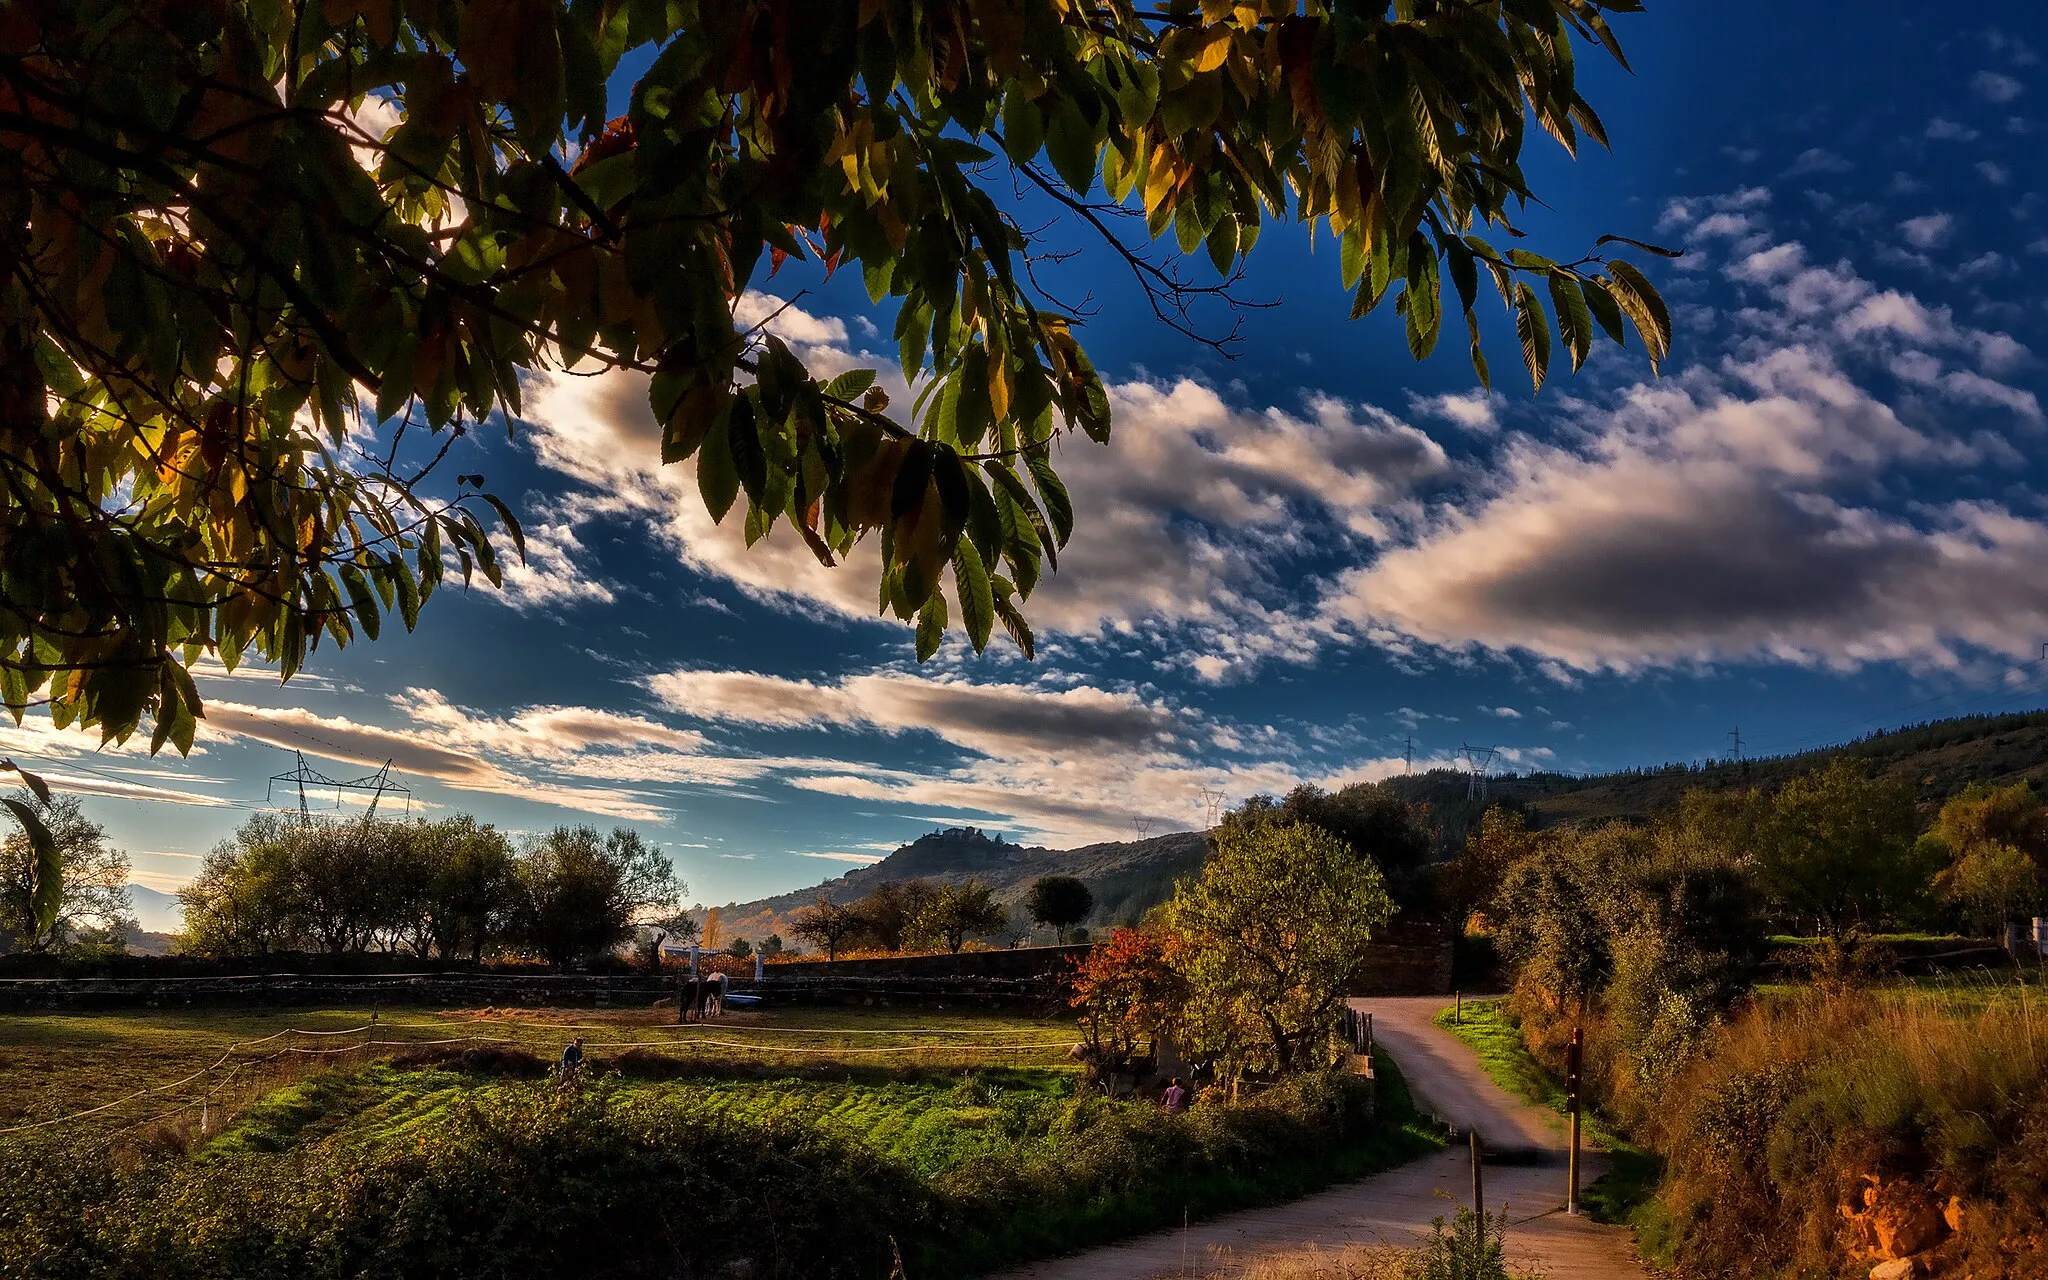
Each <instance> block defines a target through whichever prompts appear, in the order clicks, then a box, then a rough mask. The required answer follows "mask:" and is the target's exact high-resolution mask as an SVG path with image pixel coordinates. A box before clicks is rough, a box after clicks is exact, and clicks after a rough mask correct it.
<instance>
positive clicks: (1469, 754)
mask: <svg viewBox="0 0 2048 1280" xmlns="http://www.w3.org/2000/svg"><path fill="white" fill-rule="evenodd" d="M1459 746H1460V749H1461V750H1463V751H1464V753H1465V765H1466V767H1467V768H1469V769H1470V770H1471V773H1470V774H1469V775H1468V776H1467V780H1466V783H1465V798H1466V799H1467V800H1484V799H1486V771H1487V769H1488V768H1489V767H1490V766H1491V765H1492V764H1493V753H1494V752H1496V751H1498V750H1500V748H1499V747H1475V746H1473V745H1472V744H1471V743H1469V742H1468V743H1461V744H1459Z"/></svg>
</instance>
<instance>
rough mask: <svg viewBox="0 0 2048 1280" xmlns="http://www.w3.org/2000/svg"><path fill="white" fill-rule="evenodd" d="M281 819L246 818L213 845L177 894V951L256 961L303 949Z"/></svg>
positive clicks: (265, 816) (261, 815) (260, 815)
mask: <svg viewBox="0 0 2048 1280" xmlns="http://www.w3.org/2000/svg"><path fill="white" fill-rule="evenodd" d="M286 830H287V826H286V823H285V821H284V819H283V818H281V817H280V816H279V815H277V814H272V813H258V814H253V815H251V816H250V818H249V820H248V821H247V822H245V823H243V824H242V826H241V828H240V829H239V830H238V831H236V832H235V834H234V835H232V836H230V837H229V838H228V839H226V840H223V841H221V842H220V844H218V845H216V846H215V847H214V849H213V851H212V852H211V853H209V854H207V855H206V860H205V861H204V862H203V863H201V864H200V869H199V874H198V875H197V876H196V877H194V878H193V881H192V883H191V884H188V885H186V886H185V887H184V888H182V889H180V890H178V902H179V904H180V905H181V906H182V907H183V908H184V915H185V931H184V934H183V935H182V937H181V938H180V940H179V950H181V951H183V952H185V953H187V954H190V955H203V956H214V957H225V956H262V955H268V954H270V953H271V952H273V951H288V950H292V949H295V948H297V947H299V946H301V945H303V942H304V937H303V935H302V933H301V930H300V920H299V918H298V916H297V914H296V901H297V899H296V889H295V886H294V884H293V880H292V864H291V859H290V856H289V851H288V849H287V848H286V845H285V842H284V835H285V832H286Z"/></svg>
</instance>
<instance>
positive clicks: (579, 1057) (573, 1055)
mask: <svg viewBox="0 0 2048 1280" xmlns="http://www.w3.org/2000/svg"><path fill="white" fill-rule="evenodd" d="M582 1069H583V1037H582V1036H577V1037H576V1038H575V1039H574V1040H571V1041H570V1042H569V1043H568V1044H567V1045H565V1046H564V1047H563V1049H562V1065H561V1075H562V1079H563V1081H565V1082H566V1081H570V1080H574V1079H575V1078H576V1076H577V1073H578V1072H580V1071H582Z"/></svg>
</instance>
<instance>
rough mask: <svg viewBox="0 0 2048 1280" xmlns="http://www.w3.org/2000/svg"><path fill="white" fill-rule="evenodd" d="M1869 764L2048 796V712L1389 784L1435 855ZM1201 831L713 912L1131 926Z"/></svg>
mask: <svg viewBox="0 0 2048 1280" xmlns="http://www.w3.org/2000/svg"><path fill="white" fill-rule="evenodd" d="M1843 755H1846V756H1849V757H1851V758H1853V759H1856V760H1859V761H1861V762H1863V764H1864V766H1865V768H1867V769H1869V770H1870V771H1872V772H1873V773H1876V774H1879V775H1882V776H1886V777H1896V778H1900V779H1903V780H1904V781H1906V782H1908V783H1910V784H1911V785H1912V786H1913V788H1914V791H1915V793H1916V794H1917V796H1918V798H1919V799H1920V801H1921V803H1922V804H1923V805H1935V804H1938V803H1939V802H1940V801H1941V800H1942V799H1944V798H1946V797H1948V796H1951V795H1953V794H1955V793H1956V792H1958V791H1960V790H1962V789H1963V788H1964V787H1965V786H1967V785H1969V784H1970V783H1972V782H1992V783H2010V782H2020V781H2027V782H2031V783H2033V784H2034V785H2035V787H2036V788H2037V789H2042V790H2048V710H2041V711H2026V712H2019V713H2015V714H2010V715H1996V716H1967V717H1963V718H1960V719H1954V720H1937V721H1933V722H1930V723H1927V724H1918V725H1910V726H1907V727H1904V728H1900V729H1893V730H1887V731H1885V732H1883V733H1875V734H1871V735H1870V736H1868V737H1865V738H1859V739H1857V740H1855V741H1853V742H1848V743H1844V744H1841V745H1839V746H1831V747H1823V748H1820V749H1817V750H1814V751H1806V752H1801V753H1799V754H1796V755H1786V756H1772V757H1768V758H1763V759H1756V760H1744V761H1720V762H1712V763H1706V764H1699V763H1691V764H1685V763H1681V764H1667V765H1653V766H1649V767H1645V768H1639V769H1627V770H1621V771H1618V772H1615V773H1608V774H1597V775H1592V776H1587V777H1575V776H1572V775H1570V774H1563V773H1529V774H1508V775H1504V776H1500V777H1494V778H1489V779H1487V784H1486V794H1485V797H1484V798H1483V799H1477V798H1472V797H1471V796H1469V795H1468V792H1469V791H1470V790H1471V779H1470V778H1469V777H1468V776H1467V775H1466V774H1464V773H1460V772H1457V771H1455V770H1450V769H1435V770H1431V771H1429V772H1427V773H1419V774H1414V775H1412V776H1407V777H1397V778H1391V779H1389V780H1388V782H1387V785H1388V786H1389V787H1390V788H1392V789H1393V790H1394V791H1395V792H1396V793H1397V794H1399V795H1400V796H1401V797H1402V798H1404V799H1406V800H1408V801H1410V802H1412V803H1417V804H1423V805H1427V806H1428V820H1427V825H1428V826H1429V827H1430V828H1431V830H1432V831H1433V832H1434V833H1435V836H1436V845H1437V851H1438V853H1439V855H1440V856H1448V855H1449V854H1451V853H1454V852H1455V851H1456V850H1457V849H1459V848H1460V847H1462V846H1463V844H1464V839H1465V832H1466V831H1467V830H1468V829H1469V828H1470V827H1471V825H1472V824H1473V823H1475V822H1477V821H1478V818H1479V815H1480V814H1481V813H1483V812H1484V811H1485V809H1486V807H1487V806H1488V805H1490V804H1505V805H1507V806H1509V807H1511V808H1520V809H1522V810H1523V811H1524V812H1525V813H1526V814H1527V815H1528V818H1529V821H1530V825H1532V826H1537V827H1546V826H1554V825H1556V824H1558V823H1563V822H1581V821H1595V822H1597V821H1604V820H1606V819H1610V818H1624V819H1641V818H1648V817H1651V816H1654V815H1656V814H1658V813H1663V812H1665V811H1667V810H1670V809H1672V808H1675V807H1676V806H1677V804H1678V800H1679V797H1680V796H1682V795H1684V794H1685V792H1686V791H1688V790H1690V789H1692V788H1694V787H1708V788H1716V789H1719V788H1734V787H1756V788H1760V789H1762V790H1764V791H1775V790H1776V789H1777V788H1778V787H1780V786H1782V785H1783V784H1784V783H1786V782H1788V781H1790V780H1791V779H1792V778H1795V777H1797V776H1799V775H1800V774H1803V773H1806V772H1809V771H1811V770H1813V769H1816V768H1818V767H1820V766H1822V765H1824V764H1826V763H1827V762H1828V761H1829V760H1831V759H1833V758H1835V757H1836V756H1843ZM1204 850H1205V841H1204V838H1203V836H1202V834H1201V833H1199V832H1194V831H1176V832H1173V833H1172V834H1169V835H1163V836H1154V837H1153V838H1152V839H1149V840H1138V841H1125V842H1115V843H1108V844H1095V845H1088V846H1086V847H1085V848H1080V849H1071V850H1056V849H1045V848H1040V847H1038V846H1033V845H1018V844H1012V843H1010V842H1009V841H1006V840H1004V839H1003V838H1002V837H1001V836H991V835H988V834H987V833H985V832H983V831H981V830H979V829H977V828H974V827H955V828H951V829H949V830H945V831H934V832H931V833H929V834H927V835H924V836H921V837H919V838H918V839H917V840H916V841H914V842H912V843H910V844H907V845H904V846H903V847H902V848H900V849H898V850H897V851H896V852H894V853H892V854H890V855H889V856H888V857H886V858H884V859H882V861H880V862H878V863H876V864H874V865H873V866H869V867H861V868H859V869H857V870H854V871H850V872H848V873H847V874H845V875H843V876H841V877H839V878H838V879H836V880H830V881H827V882H826V883H824V884H823V885H817V886H813V887H810V888H805V889H798V890H795V891H792V892H790V893H784V894H779V895H777V896H775V897H772V898H763V899H760V900H758V901H755V902H744V903H728V904H726V905H724V906H722V907H720V908H719V909H718V912H719V923H720V926H721V928H722V930H723V932H724V933H725V935H726V936H727V937H744V938H751V939H757V940H758V939H760V938H764V937H766V936H767V935H769V934H771V933H779V934H781V935H782V936H783V937H784V938H785V939H787V938H788V937H789V929H788V924H789V916H790V914H791V913H792V912H794V911H796V910H797V909H798V908H800V907H803V906H805V905H807V904H809V903H811V902H815V901H816V900H817V898H818V895H819V894H820V893H823V894H824V895H825V896H826V897H828V898H830V899H831V900H832V901H834V902H852V901H853V900H854V899H856V898H859V897H861V896H863V895H864V894H866V893H868V892H869V891H871V890H872V889H873V888H874V887H875V886H876V885H878V884H883V883H886V882H889V881H898V880H911V879H919V878H928V879H936V880H945V881H954V882H957V881H962V880H968V879H976V880H981V881H984V882H985V883H987V884H988V885H990V886H991V887H992V888H994V889H995V891H996V896H997V897H998V898H999V899H1001V900H1002V901H1004V902H1005V903H1014V902H1016V901H1017V900H1018V899H1019V898H1020V897H1022V896H1023V893H1024V891H1025V889H1026V888H1027V887H1029V885H1030V884H1031V882H1032V881H1033V880H1035V879H1037V878H1038V877H1039V876H1043V875H1052V874H1055V873H1057V874H1064V875H1073V876H1079V877H1080V878H1081V879H1082V880H1084V881H1086V882H1087V884H1088V887H1089V888H1090V889H1091V890H1093V891H1094V894H1095V910H1094V911H1093V912H1092V913H1091V914H1090V915H1089V917H1088V920H1087V924H1089V925H1090V926H1093V927H1100V926H1102V925H1107V924H1125V923H1130V922H1132V921H1135V920H1136V919H1137V918H1138V917H1140V916H1142V915H1143V914H1144V913H1145V912H1146V911H1147V910H1149V909H1150V908H1152V907H1153V906H1155V905H1157V904H1158V903H1160V902H1163V901H1165V900H1166V898H1167V897H1168V896H1170V895H1171V893H1172V892H1173V884H1174V881H1176V880H1177V879H1179V878H1180V877H1182V876H1184V875H1186V874H1188V873H1189V872H1191V871H1193V870H1195V869H1196V868H1197V867H1199V866H1200V865H1201V862H1202V857H1203V854H1204Z"/></svg>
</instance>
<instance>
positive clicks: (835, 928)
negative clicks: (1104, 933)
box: [790, 876, 1095, 959]
mask: <svg viewBox="0 0 2048 1280" xmlns="http://www.w3.org/2000/svg"><path fill="white" fill-rule="evenodd" d="M1094 909H1095V895H1094V894H1093V893H1091V892H1089V889H1088V886H1087V885H1086V884H1084V883H1083V882H1082V881H1081V880H1080V879H1079V878H1077V877H1075V876H1041V877H1039V878H1038V879H1037V880H1036V881H1034V882H1033V883H1032V885H1031V887H1030V889H1029V890H1027V891H1026V893H1025V895H1024V900H1023V901H1022V902H1021V903H1020V904H1019V905H1018V909H1017V910H1016V911H1012V910H1011V909H1010V908H1009V907H1006V906H1004V905H1003V904H1002V903H1001V902H998V901H997V900H996V896H995V890H994V889H992V888H990V887H989V886H988V885H987V884H985V883H983V882H982V881H980V880H972V879H970V880H962V881H959V882H957V883H956V882H948V881H942V880H894V881H887V882H884V883H882V884H879V885H876V886H875V888H874V889H873V890H872V891H871V892H870V893H868V895H867V896H866V897H863V898H859V899H856V900H855V901H853V902H834V901H832V900H831V899H830V898H828V897H826V896H825V895H824V894H819V895H818V900H817V901H816V902H813V903H811V904H810V905H809V906H806V907H803V908H800V909H799V910H798V911H797V913H796V918H795V920H794V921H793V922H792V923H791V925H790V932H791V933H792V934H793V935H795V936H796V937H798V938H800V939H802V940H803V941H805V942H808V943H810V944H811V945H812V946H813V947H816V948H817V949H818V950H820V951H823V952H824V953H825V956H826V958H827V959H837V958H838V956H839V953H840V952H841V951H850V950H858V949H873V950H879V951H906V950H908V951H938V950H944V951H948V952H951V953H953V954H955V955H957V954H959V951H960V948H962V947H963V946H965V945H966V944H967V941H968V939H970V938H976V937H999V938H1004V939H1007V940H1008V941H1010V942H1011V943H1012V944H1014V943H1015V942H1016V941H1018V940H1019V939H1021V938H1022V937H1024V936H1025V935H1026V934H1027V933H1029V932H1030V929H1029V926H1028V925H1026V924H1025V923H1024V922H1025V921H1029V922H1030V923H1032V924H1039V925H1044V926H1046V927H1047V928H1050V929H1052V930H1054V931H1055V934H1056V936H1057V937H1058V939H1059V940H1060V941H1061V942H1065V941H1066V940H1067V937H1068V933H1069V931H1070V930H1071V929H1073V927H1074V926H1075V925H1078V924H1079V923H1080V922H1081V921H1083V920H1085V919H1087V918H1088V913H1089V912H1090V911H1092V910H1094Z"/></svg>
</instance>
